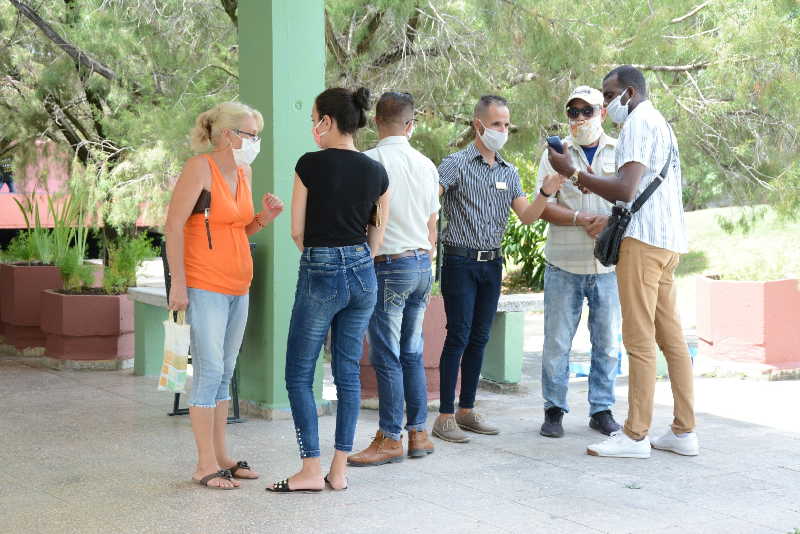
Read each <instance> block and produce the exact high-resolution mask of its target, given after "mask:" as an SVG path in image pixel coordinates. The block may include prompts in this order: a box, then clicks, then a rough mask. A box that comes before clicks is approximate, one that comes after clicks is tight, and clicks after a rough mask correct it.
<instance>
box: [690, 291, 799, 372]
mask: <svg viewBox="0 0 800 534" xmlns="http://www.w3.org/2000/svg"><path fill="white" fill-rule="evenodd" d="M697 336H698V337H699V338H700V344H699V345H700V346H699V350H700V354H701V355H706V356H711V357H713V358H716V359H720V360H728V361H732V362H739V363H762V364H767V365H772V366H774V367H777V368H779V369H794V368H800V289H798V281H797V280H776V281H772V282H736V281H730V280H712V279H710V278H707V277H704V276H698V277H697Z"/></svg>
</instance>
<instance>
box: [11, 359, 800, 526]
mask: <svg viewBox="0 0 800 534" xmlns="http://www.w3.org/2000/svg"><path fill="white" fill-rule="evenodd" d="M538 358H539V355H538V354H537V353H529V354H528V355H527V357H526V373H525V374H526V381H527V383H526V385H525V387H523V388H522V391H520V392H519V393H517V394H512V395H500V394H494V393H488V392H481V393H480V400H479V408H480V409H481V410H482V411H484V412H485V413H487V414H488V415H489V416H490V417H491V418H492V420H493V421H495V422H496V423H498V424H499V425H500V427H501V428H502V433H501V434H500V435H499V436H475V437H474V438H473V440H472V442H471V443H469V444H465V445H457V444H449V443H443V442H441V441H436V447H437V449H436V452H435V454H434V455H432V456H430V457H428V458H425V459H422V460H407V461H405V462H403V463H400V464H394V465H387V466H382V467H376V468H363V469H353V470H351V472H350V474H349V477H350V489H349V490H348V491H346V492H341V493H333V492H330V491H326V492H323V493H322V494H317V495H273V494H268V493H266V492H265V491H264V488H265V486H266V485H267V484H268V483H269V482H270V481H272V480H277V479H279V478H283V477H284V476H285V475H288V474H291V473H292V472H293V471H294V470H295V468H296V467H297V465H298V459H297V457H296V445H295V443H294V436H293V434H294V432H293V429H292V425H291V423H290V422H289V421H273V422H268V421H263V420H258V419H250V420H248V421H247V422H246V423H244V424H240V425H231V426H230V427H229V430H230V442H231V443H232V445H233V451H234V453H235V456H236V457H237V458H242V459H246V460H248V461H249V462H250V463H251V464H252V465H254V466H256V467H257V468H258V469H259V470H260V471H261V472H262V473H263V475H264V477H263V479H262V480H258V481H253V482H244V483H243V487H242V489H240V490H237V491H229V492H221V491H210V490H206V489H203V488H201V487H199V486H197V485H195V484H192V483H190V482H189V477H190V475H191V472H192V468H193V462H194V446H193V441H192V435H191V432H190V428H189V421H188V419H186V418H185V417H180V418H173V417H167V415H166V412H167V410H168V408H169V406H170V401H171V399H170V396H169V395H168V394H167V393H160V392H157V391H156V386H155V380H154V379H152V378H142V377H134V376H132V374H131V373H130V371H52V370H47V369H42V368H37V367H32V366H30V365H27V364H24V363H22V362H20V361H19V360H17V359H14V358H11V357H0V399H2V404H0V465H2V466H3V467H2V469H3V471H4V475H5V476H4V477H3V482H2V483H0V521H1V522H2V525H3V527H4V531H5V532H13V533H67V532H68V533H72V532H75V533H95V532H96V533H104V534H105V533H115V534H116V533H129V532H130V533H139V532H141V533H150V532H181V533H192V534H194V533H223V532H225V533H227V532H235V533H264V532H287V533H295V532H297V533H300V532H334V533H338V532H341V533H346V532H347V533H349V532H355V533H360V532H435V533H439V532H441V533H449V532H453V533H470V532H481V533H485V532H513V533H531V532H544V533H553V532H568V533H572V532H575V533H581V532H641V533H663V532H688V533H698V532H713V533H747V534H750V533H760V532H777V533H787V532H792V531H793V530H794V529H795V528H800V410H798V399H800V382H797V381H795V382H758V381H742V380H730V379H698V381H697V388H696V389H697V409H698V412H699V414H698V423H699V426H698V431H699V435H700V438H701V446H702V452H701V455H700V456H698V457H696V458H685V457H679V456H676V455H673V454H669V453H663V452H659V451H654V454H653V456H652V458H650V459H649V460H613V459H604V458H596V457H590V456H587V455H586V454H585V447H586V445H587V444H588V443H591V442H594V441H596V440H598V439H599V437H600V436H599V435H598V434H597V433H595V432H593V431H591V430H590V429H589V428H588V427H587V426H586V422H587V406H586V402H585V398H586V384H585V382H575V383H573V384H572V386H571V392H570V402H571V403H572V412H571V413H570V414H568V415H567V416H566V417H565V427H566V432H567V434H566V436H565V437H564V438H563V439H560V440H553V439H546V438H543V437H540V436H539V434H538V427H539V425H540V423H541V398H540V395H539V385H538V383H537V382H536V380H535V379H536V375H537V366H536V362H537V361H538ZM625 390H626V388H625V383H624V380H621V381H620V383H619V387H618V397H619V400H618V408H617V410H616V411H617V413H618V415H619V416H620V418H621V417H623V416H624V413H625V402H624V401H625V398H624V397H625ZM656 400H657V402H658V406H657V409H656V415H655V420H654V424H653V428H654V429H656V430H658V431H660V430H662V429H663V428H665V427H666V425H667V424H668V423H669V420H670V413H671V407H670V402H671V401H670V393H669V383H667V382H660V383H659V384H658V393H657V399H656ZM433 415H434V414H431V420H432V418H433ZM376 420H377V414H376V413H375V412H374V411H367V410H364V411H362V414H361V419H360V421H359V426H358V431H357V444H358V445H359V446H366V445H367V444H368V442H369V439H370V437H371V435H372V434H373V433H374V431H375V428H376ZM334 422H335V418H333V417H324V418H322V419H321V420H320V430H321V437H322V445H323V451H324V453H323V454H324V455H325V456H324V457H325V458H330V453H331V449H332V445H333V443H332V440H333V426H334Z"/></svg>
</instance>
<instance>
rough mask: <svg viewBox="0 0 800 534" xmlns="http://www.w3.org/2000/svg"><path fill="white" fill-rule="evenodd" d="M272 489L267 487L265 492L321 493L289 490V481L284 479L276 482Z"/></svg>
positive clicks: (307, 489) (317, 491)
mask: <svg viewBox="0 0 800 534" xmlns="http://www.w3.org/2000/svg"><path fill="white" fill-rule="evenodd" d="M272 486H273V487H267V488H266V489H267V491H269V492H272V493H320V492H322V490H321V489H309V488H303V489H290V488H289V479H288V478H284V479H283V480H281V481H280V482H276V483H274V484H273V485H272Z"/></svg>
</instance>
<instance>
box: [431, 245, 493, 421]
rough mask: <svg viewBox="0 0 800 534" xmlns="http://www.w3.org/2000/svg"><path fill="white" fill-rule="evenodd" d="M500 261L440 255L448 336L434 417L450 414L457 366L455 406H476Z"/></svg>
mask: <svg viewBox="0 0 800 534" xmlns="http://www.w3.org/2000/svg"><path fill="white" fill-rule="evenodd" d="M502 272H503V260H502V259H501V258H497V259H494V260H492V261H477V260H472V259H469V258H464V257H461V256H453V255H445V257H444V262H443V264H442V284H441V285H442V297H444V312H445V315H447V336H446V337H445V340H444V347H443V348H442V358H441V360H440V362H439V374H440V377H441V381H440V390H439V392H440V395H441V400H440V405H439V413H445V414H451V413H455V405H454V403H455V395H456V393H455V392H456V381H457V380H458V369H459V364H460V367H461V394H460V395H459V399H458V406H459V407H460V408H474V407H475V393H476V392H477V390H478V380H479V379H480V375H481V366H482V365H483V352H484V349H485V348H486V343H488V341H489V333H490V331H491V329H492V322H493V321H494V316H495V314H496V313H497V301H498V300H499V298H500V282H501V277H502Z"/></svg>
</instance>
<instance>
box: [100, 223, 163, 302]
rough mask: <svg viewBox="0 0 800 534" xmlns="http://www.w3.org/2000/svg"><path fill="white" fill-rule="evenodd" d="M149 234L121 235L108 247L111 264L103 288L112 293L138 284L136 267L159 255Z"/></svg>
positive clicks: (118, 292) (106, 272) (120, 291)
mask: <svg viewBox="0 0 800 534" xmlns="http://www.w3.org/2000/svg"><path fill="white" fill-rule="evenodd" d="M157 255H158V252H157V251H156V250H155V248H154V247H153V244H152V243H151V241H150V238H149V237H147V234H145V233H140V234H138V235H137V236H136V237H133V238H129V237H124V236H121V237H119V238H117V240H116V242H115V243H112V244H111V245H110V246H109V248H108V256H109V266H108V267H107V268H106V271H105V277H104V279H103V289H104V290H105V291H106V293H108V294H110V295H118V294H121V293H125V292H126V291H127V290H128V288H129V287H131V286H135V285H136V269H137V268H138V267H139V265H141V264H142V261H144V260H146V259H147V258H152V257H154V256H157Z"/></svg>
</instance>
